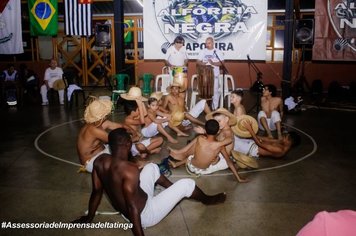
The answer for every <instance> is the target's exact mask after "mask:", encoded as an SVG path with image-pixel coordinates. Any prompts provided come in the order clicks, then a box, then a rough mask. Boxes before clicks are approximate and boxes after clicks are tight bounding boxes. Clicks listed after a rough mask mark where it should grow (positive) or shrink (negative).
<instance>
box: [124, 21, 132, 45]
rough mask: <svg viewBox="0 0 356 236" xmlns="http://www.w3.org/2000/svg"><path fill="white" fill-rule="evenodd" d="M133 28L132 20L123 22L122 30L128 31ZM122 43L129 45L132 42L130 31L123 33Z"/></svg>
mask: <svg viewBox="0 0 356 236" xmlns="http://www.w3.org/2000/svg"><path fill="white" fill-rule="evenodd" d="M132 27H133V20H124V29H129V28H132ZM124 42H125V43H131V42H132V31H126V32H125V33H124Z"/></svg>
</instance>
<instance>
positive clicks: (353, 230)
mask: <svg viewBox="0 0 356 236" xmlns="http://www.w3.org/2000/svg"><path fill="white" fill-rule="evenodd" d="M355 235H356V211H351V210H341V211H338V212H327V211H322V212H319V213H318V214H316V215H315V217H314V219H313V220H312V221H310V222H309V223H308V224H307V225H305V226H304V227H303V228H302V229H301V230H300V231H299V233H298V234H297V236H355Z"/></svg>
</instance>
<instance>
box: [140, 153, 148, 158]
mask: <svg viewBox="0 0 356 236" xmlns="http://www.w3.org/2000/svg"><path fill="white" fill-rule="evenodd" d="M147 156H148V154H147V153H141V154H140V157H141V158H142V159H146V158H147Z"/></svg>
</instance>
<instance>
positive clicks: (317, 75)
mask: <svg viewBox="0 0 356 236" xmlns="http://www.w3.org/2000/svg"><path fill="white" fill-rule="evenodd" d="M14 64H15V68H16V69H18V68H19V64H20V63H14ZM25 64H27V65H28V67H29V68H31V69H33V70H34V71H35V72H36V73H37V74H38V76H39V78H40V80H43V75H44V71H45V69H46V68H47V67H48V64H49V61H40V62H26V63H25ZM255 65H256V66H257V67H258V69H259V70H260V71H261V72H262V73H263V77H262V82H263V83H264V84H268V83H271V84H274V85H276V86H277V87H278V88H280V84H281V81H282V75H283V72H282V71H283V64H282V63H263V62H259V63H255ZM6 66H7V63H1V64H0V71H2V70H4V69H5V68H6ZM163 66H164V63H163V61H155V60H150V61H145V62H139V63H138V65H137V67H138V75H137V79H138V78H139V77H140V76H142V74H143V73H151V74H154V75H157V74H161V70H162V67H163ZM226 68H227V69H228V71H229V73H230V74H232V75H233V76H234V78H235V84H236V86H237V87H239V88H250V87H251V86H252V84H253V83H254V82H255V80H256V72H255V71H254V70H253V68H252V67H251V68H250V69H249V66H248V63H247V62H232V61H227V62H226ZM297 70H298V64H293V76H292V81H295V77H296V74H297ZM195 71H196V70H195V61H190V62H189V67H188V78H191V76H192V75H193V74H194V73H195ZM305 76H306V78H307V81H308V82H309V84H310V85H311V83H312V81H313V80H315V79H321V80H322V81H323V85H324V89H325V90H327V88H328V85H329V83H330V82H331V81H334V80H336V81H338V82H339V83H340V84H341V85H349V84H350V82H351V81H356V65H355V64H353V63H343V64H341V63H334V64H331V63H316V62H313V63H312V62H306V63H305Z"/></svg>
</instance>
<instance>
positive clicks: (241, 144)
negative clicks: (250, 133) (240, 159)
mask: <svg viewBox="0 0 356 236" xmlns="http://www.w3.org/2000/svg"><path fill="white" fill-rule="evenodd" d="M234 138H235V142H234V150H235V151H237V152H240V153H242V154H245V155H248V156H252V157H258V156H259V154H258V146H257V144H256V143H255V141H254V140H253V139H249V138H240V137H238V136H234Z"/></svg>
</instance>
